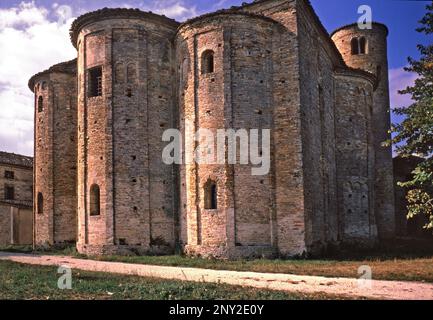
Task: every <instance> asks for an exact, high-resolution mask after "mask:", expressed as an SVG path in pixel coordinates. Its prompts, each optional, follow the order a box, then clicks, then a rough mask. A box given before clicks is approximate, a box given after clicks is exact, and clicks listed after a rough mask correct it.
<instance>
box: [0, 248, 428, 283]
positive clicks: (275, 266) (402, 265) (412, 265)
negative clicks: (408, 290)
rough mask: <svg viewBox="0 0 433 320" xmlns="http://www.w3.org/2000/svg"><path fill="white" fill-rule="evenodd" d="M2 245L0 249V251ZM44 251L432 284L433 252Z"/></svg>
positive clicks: (142, 261) (108, 258)
mask: <svg viewBox="0 0 433 320" xmlns="http://www.w3.org/2000/svg"><path fill="white" fill-rule="evenodd" d="M3 249H5V250H8V251H19V252H29V253H30V252H31V248H25V247H24V248H23V247H21V248H20V247H13V248H3ZM1 250H2V248H0V251H1ZM43 253H44V254H62V255H71V256H76V257H80V258H85V259H95V260H103V261H117V262H128V263H138V264H150V265H163V266H182V267H193V268H206V269H217V270H218V269H219V270H235V271H255V272H270V273H290V274H298V275H319V276H327V277H350V278H357V277H358V276H359V275H358V268H359V267H360V266H362V265H368V266H370V267H371V268H372V273H373V274H372V275H373V279H377V280H405V281H424V282H431V283H433V255H431V256H428V255H427V256H424V257H422V258H417V257H414V256H411V255H408V256H400V257H399V258H393V257H392V256H388V255H382V256H372V257H368V258H364V259H352V260H303V259H298V260H278V259H277V260H268V259H256V260H238V261H221V260H209V259H201V258H190V257H185V256H181V255H170V256H101V257H86V256H82V255H79V254H77V252H76V251H75V249H73V248H68V249H65V250H61V251H53V252H43Z"/></svg>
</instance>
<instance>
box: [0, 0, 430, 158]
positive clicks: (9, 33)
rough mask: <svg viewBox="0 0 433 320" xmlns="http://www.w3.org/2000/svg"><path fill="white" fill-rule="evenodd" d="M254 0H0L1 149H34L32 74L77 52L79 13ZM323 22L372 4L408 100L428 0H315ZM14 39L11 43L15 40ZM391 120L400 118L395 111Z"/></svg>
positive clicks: (196, 9)
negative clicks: (74, 32)
mask: <svg viewBox="0 0 433 320" xmlns="http://www.w3.org/2000/svg"><path fill="white" fill-rule="evenodd" d="M251 1H252V0H249V1H247V0H215V1H204V0H111V1H103V0H75V1H74V0H69V1H65V0H57V1H53V0H33V1H32V0H24V1H22V0H0V150H4V151H10V152H16V153H22V154H27V155H32V154H33V95H32V93H31V92H30V91H29V90H28V88H27V81H28V79H29V77H30V76H31V75H33V74H34V73H36V72H39V71H41V70H44V69H46V68H48V67H49V66H51V65H53V64H55V63H58V62H61V61H65V60H69V59H71V58H73V57H74V56H75V55H76V53H75V49H74V48H73V47H72V45H71V44H70V43H69V37H68V29H69V26H70V23H71V22H72V21H73V19H74V18H76V17H77V16H79V15H81V14H83V13H85V12H88V11H92V10H95V9H99V8H103V7H132V8H140V9H142V10H146V11H148V10H150V11H153V12H156V13H160V14H165V15H167V16H169V17H171V18H174V19H176V20H178V21H182V20H185V19H187V18H191V17H193V16H196V15H200V14H203V13H206V12H211V11H215V10H218V9H221V8H229V7H230V6H233V5H240V4H241V3H242V2H251ZM311 3H312V5H313V7H314V9H315V11H316V13H317V14H318V16H319V17H320V19H321V21H322V23H323V24H324V26H325V28H326V29H327V30H328V31H329V32H331V31H333V30H334V29H336V28H338V27H339V26H341V25H345V24H349V23H353V22H356V21H357V19H358V17H359V14H358V13H357V11H358V7H359V6H360V5H365V4H366V5H369V6H370V7H371V8H372V13H373V20H374V21H378V22H382V23H385V24H386V25H387V26H388V28H389V30H390V34H389V38H388V54H389V68H390V70H389V74H390V92H391V105H392V106H405V105H408V104H409V103H410V99H409V98H408V97H402V96H400V95H398V94H397V90H398V89H402V88H404V87H406V86H407V85H410V84H411V83H412V82H413V80H414V78H415V76H414V75H411V74H409V73H406V72H404V71H403V70H402V68H403V67H404V66H405V65H406V64H407V57H408V56H412V57H414V58H417V57H418V51H417V49H416V45H417V44H418V43H426V42H427V41H430V42H431V41H432V39H431V38H430V39H427V37H426V36H425V35H422V34H419V33H417V32H416V31H415V28H416V27H417V26H418V21H419V20H420V19H421V18H422V16H423V15H424V13H425V5H426V4H428V3H429V1H414V0H413V1H410V0H407V1H404V0H311ZM12 44H13V45H12ZM393 121H399V119H397V118H396V117H395V116H393Z"/></svg>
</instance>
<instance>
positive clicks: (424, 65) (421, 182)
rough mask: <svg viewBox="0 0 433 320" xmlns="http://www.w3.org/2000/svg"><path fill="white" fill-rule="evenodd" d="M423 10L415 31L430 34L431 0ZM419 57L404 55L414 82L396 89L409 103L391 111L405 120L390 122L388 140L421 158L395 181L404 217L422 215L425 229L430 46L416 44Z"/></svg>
mask: <svg viewBox="0 0 433 320" xmlns="http://www.w3.org/2000/svg"><path fill="white" fill-rule="evenodd" d="M426 9H427V13H426V15H425V16H424V17H423V18H422V19H421V20H420V24H421V27H419V28H417V29H416V30H417V31H418V32H421V33H424V34H426V35H427V36H429V39H430V40H431V36H430V35H431V34H433V2H432V4H430V5H427V6H426ZM418 50H419V52H420V59H419V60H418V61H417V60H415V59H412V58H408V61H409V66H408V67H406V68H405V70H406V71H408V72H414V73H417V74H418V78H417V79H416V80H415V84H414V85H413V86H411V87H407V88H406V89H404V90H401V91H399V93H400V94H410V95H411V97H412V100H413V103H412V104H411V105H410V106H408V107H402V108H396V109H395V110H394V112H395V113H396V114H397V115H402V116H404V117H405V119H404V120H403V121H402V122H401V123H400V124H394V125H393V127H392V131H393V132H395V133H396V136H395V137H394V138H393V139H392V142H393V143H395V144H398V143H400V145H398V146H397V152H398V153H399V155H400V156H402V157H407V156H410V155H413V154H416V155H420V156H422V157H423V158H424V160H423V161H422V162H421V163H419V164H418V165H417V167H416V168H415V170H414V171H413V172H412V173H413V177H412V180H409V181H405V182H401V183H399V185H400V186H402V187H405V188H406V189H407V195H406V199H407V200H408V218H412V217H414V216H416V215H420V214H423V215H426V216H427V217H428V218H429V223H427V224H426V225H425V228H429V229H430V228H433V157H432V155H433V45H432V44H429V45H421V44H420V45H418Z"/></svg>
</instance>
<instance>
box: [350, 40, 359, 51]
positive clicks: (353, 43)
mask: <svg viewBox="0 0 433 320" xmlns="http://www.w3.org/2000/svg"><path fill="white" fill-rule="evenodd" d="M350 45H351V47H352V55H355V54H359V46H358V38H353V39H352V41H351V42H350Z"/></svg>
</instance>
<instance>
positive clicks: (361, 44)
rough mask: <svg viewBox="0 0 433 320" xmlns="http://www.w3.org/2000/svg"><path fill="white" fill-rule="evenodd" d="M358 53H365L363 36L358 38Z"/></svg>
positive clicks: (365, 44) (365, 41)
mask: <svg viewBox="0 0 433 320" xmlns="http://www.w3.org/2000/svg"><path fill="white" fill-rule="evenodd" d="M359 53H360V54H365V53H367V40H365V38H364V37H361V38H359Z"/></svg>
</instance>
